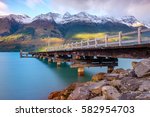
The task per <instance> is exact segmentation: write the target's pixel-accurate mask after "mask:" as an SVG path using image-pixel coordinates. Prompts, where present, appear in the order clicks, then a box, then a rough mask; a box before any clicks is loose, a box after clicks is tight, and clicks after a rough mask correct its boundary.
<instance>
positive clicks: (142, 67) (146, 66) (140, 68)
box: [134, 59, 150, 77]
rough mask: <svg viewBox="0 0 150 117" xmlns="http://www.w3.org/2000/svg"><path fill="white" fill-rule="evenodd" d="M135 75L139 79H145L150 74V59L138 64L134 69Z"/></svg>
mask: <svg viewBox="0 0 150 117" xmlns="http://www.w3.org/2000/svg"><path fill="white" fill-rule="evenodd" d="M134 71H135V74H136V75H137V76H138V77H144V76H146V75H149V74H150V59H144V60H142V61H141V62H139V63H137V65H136V66H135V68H134Z"/></svg>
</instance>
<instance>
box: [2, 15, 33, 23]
mask: <svg viewBox="0 0 150 117" xmlns="http://www.w3.org/2000/svg"><path fill="white" fill-rule="evenodd" d="M0 18H8V19H9V20H12V19H14V20H16V21H17V22H20V23H29V22H32V19H31V18H30V17H29V16H27V15H14V14H10V15H5V16H0Z"/></svg>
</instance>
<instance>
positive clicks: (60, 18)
mask: <svg viewBox="0 0 150 117" xmlns="http://www.w3.org/2000/svg"><path fill="white" fill-rule="evenodd" d="M37 19H42V20H54V21H55V22H56V23H58V24H67V23H70V22H79V21H80V22H87V23H102V24H104V23H106V22H112V23H117V22H118V23H122V24H125V25H128V26H132V27H138V26H148V25H146V24H143V23H141V22H140V21H139V20H137V19H136V18H135V17H134V16H124V17H121V18H114V17H108V16H101V17H99V16H96V15H91V14H88V13H86V12H80V13H78V14H74V15H71V14H70V13H69V12H66V13H65V14H64V15H61V14H58V13H51V12H50V13H47V14H41V15H39V16H36V17H35V18H34V19H33V20H37Z"/></svg>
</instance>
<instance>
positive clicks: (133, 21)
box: [120, 16, 144, 27]
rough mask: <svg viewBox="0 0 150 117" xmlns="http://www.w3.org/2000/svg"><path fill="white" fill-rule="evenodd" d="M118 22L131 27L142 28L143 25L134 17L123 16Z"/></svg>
mask: <svg viewBox="0 0 150 117" xmlns="http://www.w3.org/2000/svg"><path fill="white" fill-rule="evenodd" d="M120 22H121V23H123V24H126V25H128V26H133V27H139V26H144V24H143V23H141V22H140V21H139V20H137V19H136V18H135V17H134V16H124V17H122V18H120Z"/></svg>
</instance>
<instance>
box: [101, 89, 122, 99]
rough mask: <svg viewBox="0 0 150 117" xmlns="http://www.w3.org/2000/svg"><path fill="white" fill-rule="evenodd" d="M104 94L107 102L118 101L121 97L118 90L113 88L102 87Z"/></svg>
mask: <svg viewBox="0 0 150 117" xmlns="http://www.w3.org/2000/svg"><path fill="white" fill-rule="evenodd" d="M102 94H103V96H104V97H105V99H107V100H117V99H119V97H120V96H121V95H120V93H119V92H118V90H117V89H116V88H114V87H112V86H104V87H102Z"/></svg>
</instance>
